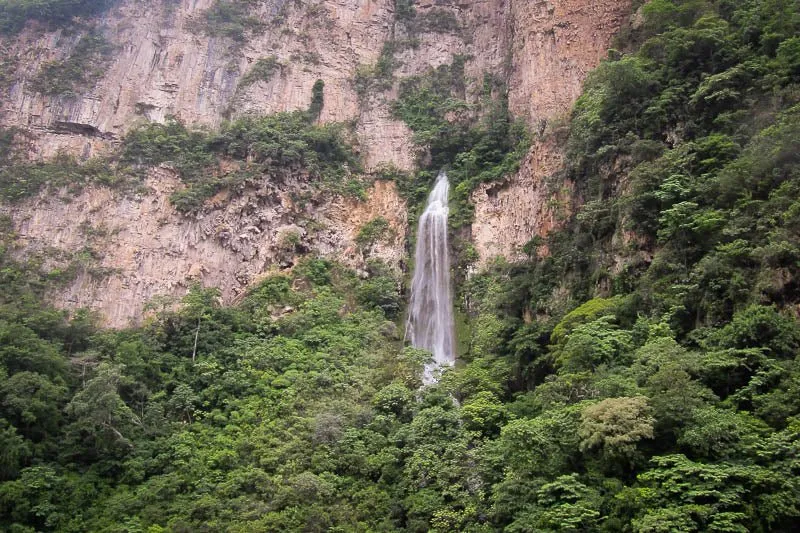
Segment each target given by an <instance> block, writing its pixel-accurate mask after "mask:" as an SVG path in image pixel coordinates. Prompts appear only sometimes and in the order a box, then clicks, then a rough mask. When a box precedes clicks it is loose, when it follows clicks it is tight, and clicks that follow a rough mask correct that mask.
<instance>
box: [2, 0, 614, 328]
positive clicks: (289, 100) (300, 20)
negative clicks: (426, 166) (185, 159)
mask: <svg viewBox="0 0 800 533" xmlns="http://www.w3.org/2000/svg"><path fill="white" fill-rule="evenodd" d="M212 4H213V2H212V0H181V1H179V2H168V1H159V0H148V1H144V2H142V1H134V0H123V1H121V2H120V3H119V4H117V5H116V7H114V8H112V9H111V10H110V11H109V12H107V13H106V14H105V15H104V16H103V18H102V19H101V20H99V21H97V25H98V27H99V29H100V31H101V32H102V34H103V35H104V36H105V38H106V39H107V40H108V41H109V42H110V43H111V44H112V45H113V51H112V53H111V57H110V62H109V66H108V68H107V70H106V71H105V74H104V75H103V76H102V78H101V79H100V80H99V81H98V82H97V83H96V85H95V86H94V87H88V88H86V90H85V91H84V92H83V93H81V94H78V95H70V96H46V95H42V94H39V93H37V92H35V91H34V90H33V89H32V86H31V80H32V79H33V78H34V77H35V76H36V73H37V72H39V70H40V69H41V67H42V66H43V65H45V64H46V63H47V62H48V61H52V60H58V59H63V58H64V57H68V56H69V54H70V53H71V52H72V50H73V49H74V48H75V46H76V45H77V43H78V42H79V39H80V32H78V33H77V34H76V33H74V32H73V33H70V34H67V33H65V32H63V31H55V32H47V31H44V30H43V29H42V28H39V27H36V25H35V24H29V25H28V27H27V28H26V29H25V31H24V32H23V33H22V34H20V35H18V36H17V37H15V38H14V39H13V40H6V42H4V43H2V46H3V47H4V49H5V50H6V52H7V56H8V57H11V58H14V59H16V64H17V65H19V67H18V69H17V70H16V72H15V73H14V76H13V80H12V83H11V85H10V91H9V97H8V98H6V99H4V100H3V103H2V109H1V110H0V120H1V121H2V123H3V124H4V125H6V126H17V127H20V128H22V129H24V130H26V131H27V132H28V133H29V134H30V137H29V138H30V144H29V149H30V154H31V157H34V158H47V157H50V156H52V155H54V154H56V153H58V152H59V151H67V152H69V153H72V154H76V155H78V156H80V157H89V156H90V155H95V154H99V153H103V152H104V151H106V150H109V149H110V148H111V147H113V146H114V144H115V143H117V142H118V140H119V139H120V137H121V136H122V135H124V133H125V132H126V131H127V130H128V129H130V128H131V127H132V125H134V124H136V123H137V122H140V121H148V120H150V121H153V120H154V121H162V120H164V119H165V118H166V117H167V116H176V117H178V118H179V119H181V120H182V121H184V122H186V123H189V124H203V125H207V126H209V127H215V126H217V125H218V124H219V123H220V122H221V121H222V120H223V119H224V118H226V117H229V116H236V115H239V114H242V113H246V112H259V113H269V112H275V111H283V110H294V109H303V108H305V107H307V106H308V103H309V101H310V98H311V92H312V86H313V84H314V82H315V81H316V80H317V79H321V80H323V81H324V82H325V93H324V96H325V98H324V107H323V109H322V113H321V116H320V120H321V121H353V122H354V123H355V131H356V133H357V136H358V141H359V147H360V151H361V154H362V157H363V159H364V162H365V166H366V167H367V169H370V168H374V167H376V166H379V165H382V164H385V163H391V164H393V165H395V166H397V167H399V168H402V169H410V168H413V165H414V157H415V153H414V148H413V144H412V142H411V135H410V133H411V132H410V130H409V129H408V128H407V127H406V126H405V125H404V124H403V123H402V122H398V121H397V120H395V119H394V118H392V116H391V113H390V111H389V102H390V101H391V100H392V99H393V98H394V96H395V95H396V88H397V84H398V82H399V80H400V79H402V78H403V77H407V76H411V75H416V74H421V73H424V72H425V71H426V69H428V68H430V67H436V66H438V65H441V64H446V63H449V62H450V61H452V58H453V56H454V55H456V54H462V55H464V56H466V57H467V58H468V59H467V62H466V65H465V72H466V76H467V78H468V80H467V81H468V83H467V93H468V94H469V93H472V94H477V92H478V91H477V87H478V86H479V84H480V82H481V79H482V77H483V75H484V73H492V74H494V75H496V76H499V77H501V78H502V79H505V80H506V81H507V84H508V88H509V105H510V109H511V111H512V112H513V113H514V114H516V115H518V116H522V117H525V118H526V119H527V120H528V121H529V123H530V124H531V126H532V127H533V128H534V129H540V128H541V127H542V125H543V124H544V123H546V122H547V121H549V120H551V119H553V118H554V117H557V116H559V115H562V114H564V113H566V112H567V111H568V109H569V106H570V104H571V103H572V101H573V100H574V98H575V97H576V96H577V94H578V93H579V90H580V84H581V82H582V81H583V79H584V78H585V76H586V74H587V72H588V71H589V70H590V69H591V68H592V67H593V66H594V65H596V64H597V62H598V61H599V60H600V59H601V58H602V57H603V56H604V54H605V51H606V49H607V47H608V44H609V42H610V39H611V37H612V35H613V34H614V32H615V31H616V29H617V28H618V27H619V26H620V24H621V23H622V21H623V17H624V14H625V13H627V11H628V9H629V6H628V2H626V1H621V2H617V1H612V0H604V1H601V2H589V1H587V0H553V1H550V2H548V1H542V0H528V1H519V2H509V1H507V0H462V1H460V2H458V3H456V2H450V1H448V0H441V1H438V0H437V1H436V2H433V1H431V0H421V1H419V2H416V3H414V7H415V9H416V13H417V19H418V20H428V19H430V20H434V21H435V20H437V19H436V17H433V16H431V17H428V19H426V18H425V17H426V14H429V15H437V16H438V20H442V16H441V15H442V14H446V15H447V16H448V17H450V18H448V20H452V19H454V20H456V21H457V25H456V26H453V25H452V24H450V25H445V26H442V25H438V26H437V25H436V24H433V23H431V24H427V25H418V27H417V28H416V29H415V31H414V32H413V35H412V34H411V33H412V32H411V31H410V30H409V25H408V24H403V23H401V22H398V17H397V15H396V13H395V4H394V3H393V2H392V1H391V0H377V1H372V0H322V1H316V2H313V1H312V2H305V1H303V2H299V1H298V2H286V1H285V0H266V1H263V2H258V3H254V4H252V6H253V7H252V9H251V12H250V15H251V16H252V17H254V18H255V19H257V20H258V21H259V28H258V30H257V31H253V32H250V33H248V34H247V36H246V39H244V40H243V41H235V40H232V39H230V38H227V37H224V36H219V35H209V34H208V32H204V31H202V20H203V16H204V13H206V10H208V9H209V8H210V7H212ZM387 42H413V46H406V47H403V48H401V49H398V50H396V53H395V59H396V68H395V72H394V84H393V87H392V88H389V89H388V90H387V91H385V92H382V93H379V94H368V95H367V96H366V97H365V96H364V95H363V94H362V95H359V94H358V93H357V92H356V88H355V85H354V83H353V81H354V79H355V78H356V75H357V72H358V71H359V69H362V70H363V69H364V68H365V67H367V66H369V65H374V64H375V63H376V62H377V61H378V60H379V58H380V56H381V51H382V50H383V49H384V45H385V43H387ZM264 58H274V60H275V61H276V65H277V67H276V69H275V70H274V72H273V73H272V75H271V76H269V77H268V79H263V80H258V81H256V82H254V83H252V84H250V85H248V86H243V85H242V83H241V82H242V80H243V78H245V76H247V74H248V72H249V71H250V69H251V68H252V67H253V66H254V65H255V64H256V63H257V62H258V60H259V59H264ZM561 157H562V156H561V151H560V149H559V146H557V145H556V144H555V143H552V142H550V143H548V142H542V143H537V144H535V145H534V146H533V148H532V151H531V153H530V154H529V156H528V158H527V159H526V161H525V163H524V165H523V167H522V169H521V170H520V172H519V174H518V175H516V176H509V177H508V179H507V180H506V181H505V182H504V183H502V184H493V185H492V186H488V187H483V188H481V189H480V190H478V191H477V192H476V193H475V194H474V195H473V201H474V202H475V204H476V218H475V222H474V224H473V226H472V233H473V235H474V240H475V245H476V248H477V250H478V252H479V255H480V257H481V261H486V260H487V259H488V258H490V257H492V256H494V255H497V254H502V255H506V256H507V257H510V258H514V257H517V255H518V254H519V247H520V246H521V245H522V244H524V243H525V242H527V241H528V240H529V239H530V238H531V236H532V235H534V234H543V233H545V232H546V231H548V230H549V229H550V228H552V227H553V226H554V225H555V224H557V223H558V216H557V215H558V209H559V208H558V206H559V205H566V204H569V202H570V200H569V199H568V196H569V195H568V194H567V193H566V192H565V189H564V187H555V188H552V187H548V186H546V184H545V178H547V177H548V176H550V175H551V174H553V173H554V172H555V171H556V170H557V169H558V167H559V165H560V163H561ZM179 186H180V185H179V182H178V180H177V179H176V178H175V176H174V174H173V173H172V172H171V171H170V170H169V169H168V168H159V169H156V170H154V171H153V172H151V174H150V176H149V178H148V181H147V187H148V189H149V191H150V192H148V193H145V194H141V195H139V196H138V197H130V196H124V195H121V194H118V193H115V192H113V191H110V190H106V189H103V188H92V189H87V190H85V191H84V192H82V193H81V194H80V195H79V196H78V197H77V198H74V199H72V200H71V201H69V202H62V201H60V200H57V199H54V198H45V197H39V198H36V199H34V200H31V201H28V202H26V203H24V204H22V205H18V206H14V207H9V206H6V207H3V208H2V209H3V210H4V211H5V212H8V213H10V214H11V215H12V216H13V219H14V221H15V227H16V228H17V230H18V232H19V234H20V235H21V240H22V243H23V244H24V246H25V247H27V249H28V250H33V249H42V248H44V247H55V248H58V249H62V250H68V251H72V252H74V251H75V250H77V249H80V248H81V247H85V246H91V247H92V249H93V250H95V252H96V255H97V257H100V258H101V259H100V260H99V261H100V266H101V267H102V269H101V270H102V273H103V275H102V276H98V275H94V276H92V275H91V273H89V272H83V273H82V274H81V275H79V276H78V278H77V279H76V281H75V282H74V283H73V284H71V285H70V286H69V287H67V288H66V289H65V290H64V291H63V293H61V294H58V295H55V296H54V298H55V300H56V301H57V302H58V303H59V304H61V305H64V306H69V307H72V306H75V305H88V306H90V307H93V308H96V309H99V310H100V311H101V312H102V313H103V315H104V316H105V317H106V319H107V321H108V323H109V324H111V325H116V326H121V325H124V324H125V323H127V321H129V320H130V319H132V318H134V317H137V316H139V315H140V314H141V311H142V308H143V305H144V303H145V301H146V300H148V299H149V298H151V297H153V296H155V295H158V294H165V293H168V294H179V293H180V292H181V291H183V290H185V286H186V285H187V283H188V282H189V280H193V279H196V280H198V281H201V282H203V283H205V284H207V285H216V286H219V287H221V288H222V290H223V294H224V296H225V298H226V299H228V300H230V299H233V298H235V296H236V295H237V294H239V293H241V291H242V290H244V288H246V286H247V285H248V284H249V283H251V282H252V281H253V280H255V279H258V277H259V276H261V275H263V273H264V272H266V271H269V269H271V268H281V266H284V267H285V266H288V265H289V264H290V263H292V262H293V260H294V255H296V254H301V253H304V252H307V251H315V252H318V253H322V254H325V255H331V256H337V257H341V258H343V259H344V260H346V261H348V262H350V263H351V264H353V265H355V266H357V265H358V264H359V262H360V261H361V260H362V259H363V258H362V257H361V253H362V252H361V251H359V250H358V249H357V248H356V247H355V245H354V241H353V238H354V235H355V234H356V233H357V231H358V228H359V227H360V226H361V225H362V224H363V223H365V222H366V221H368V220H370V219H371V218H374V217H376V216H383V217H384V218H386V219H387V220H389V222H390V224H391V225H392V226H393V227H394V228H395V229H396V230H397V231H395V232H394V233H395V235H396V237H395V238H393V239H392V240H391V242H387V243H382V244H379V245H376V247H375V249H374V250H371V253H374V254H376V255H377V256H380V257H383V258H385V259H387V260H388V261H389V262H390V263H391V264H393V265H395V266H399V265H400V263H401V259H402V257H403V256H404V254H405V234H406V215H405V206H404V204H403V202H402V200H401V199H400V197H399V196H398V194H397V192H396V190H395V188H394V187H393V185H392V184H390V183H383V182H378V183H376V184H375V185H374V186H373V187H372V189H371V190H370V191H369V194H368V199H367V200H366V201H365V202H360V203H359V202H353V201H350V200H345V199H342V198H336V197H330V196H326V195H319V194H312V195H311V197H312V200H311V201H310V203H309V204H308V205H305V206H299V205H297V204H296V203H295V202H293V201H292V197H296V196H297V194H296V193H299V192H302V191H306V192H308V191H307V189H308V186H307V184H305V183H304V182H303V177H302V176H297V177H296V179H295V180H294V181H292V182H291V183H278V184H270V185H268V186H267V185H265V186H264V187H262V188H261V189H259V190H254V191H250V192H249V193H248V194H246V195H244V196H243V197H241V198H235V199H230V200H227V199H225V198H222V197H220V198H216V200H217V205H218V207H214V206H213V203H212V205H211V206H209V207H208V209H206V210H205V211H204V212H203V214H202V215H201V216H199V217H184V216H182V215H179V214H178V213H176V212H175V211H174V210H173V208H172V207H171V206H170V204H169V201H168V196H169V193H170V192H171V191H173V190H174V189H175V188H176V187H179ZM101 227H102V228H105V229H104V233H103V232H101V233H103V234H104V235H105V236H104V237H102V238H101V237H100V236H98V232H96V231H95V232H92V231H87V228H101ZM287 232H290V233H293V234H297V235H299V241H298V242H297V243H296V244H295V245H294V246H290V244H287V243H288V242H289V241H293V240H294V238H291V239H290V238H288V237H285V236H284V237H282V235H285V234H286V233H287ZM284 241H285V242H284Z"/></svg>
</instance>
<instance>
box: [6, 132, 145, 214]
mask: <svg viewBox="0 0 800 533" xmlns="http://www.w3.org/2000/svg"><path fill="white" fill-rule="evenodd" d="M19 135H20V134H19V132H17V131H16V130H15V129H13V128H0V200H1V201H3V202H9V203H13V202H17V201H19V200H22V199H24V198H28V197H30V196H33V195H35V194H37V193H38V192H39V191H41V190H43V189H49V190H51V191H57V190H58V189H62V188H66V189H68V192H69V193H72V194H74V193H77V192H79V191H80V190H81V189H82V188H83V187H84V186H86V185H88V184H98V185H105V186H109V187H114V188H119V189H131V188H135V187H136V186H137V185H138V183H139V180H138V179H136V177H135V176H133V175H132V174H131V173H130V172H128V171H127V169H124V168H119V167H116V166H115V165H114V163H113V162H112V161H110V160H107V159H102V158H94V159H90V160H88V161H85V162H83V163H81V162H78V161H77V160H76V159H75V158H74V157H72V156H69V155H66V154H58V155H56V156H55V157H54V158H52V159H49V160H47V161H28V160H27V159H26V158H25V157H24V156H23V155H22V154H21V153H20V150H18V148H17V146H16V145H17V143H18V140H17V137H18V136H19Z"/></svg>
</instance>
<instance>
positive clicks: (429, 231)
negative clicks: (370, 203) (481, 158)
mask: <svg viewBox="0 0 800 533" xmlns="http://www.w3.org/2000/svg"><path fill="white" fill-rule="evenodd" d="M449 190H450V183H449V182H448V181H447V174H446V173H445V172H444V171H442V172H440V173H439V176H438V177H437V178H436V185H435V186H434V188H433V190H432V191H431V194H430V196H428V204H427V205H426V207H425V212H424V213H422V216H421V217H420V219H419V228H418V230H417V250H416V254H415V256H414V257H415V265H414V278H413V280H412V282H411V301H410V303H409V311H408V323H407V324H406V338H408V339H409V340H410V341H411V345H412V346H414V347H416V348H422V349H424V350H428V351H429V352H431V353H432V354H433V363H430V364H428V365H426V366H425V374H424V376H423V382H424V383H425V384H426V385H428V384H431V383H434V382H435V381H436V378H435V375H434V372H435V371H436V369H438V368H440V367H442V366H447V365H452V364H453V362H454V361H455V333H454V330H455V328H454V325H453V298H452V292H451V288H450V255H449V250H448V247H447V213H448V208H447V193H448V191H449Z"/></svg>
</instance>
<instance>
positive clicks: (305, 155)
mask: <svg viewBox="0 0 800 533" xmlns="http://www.w3.org/2000/svg"><path fill="white" fill-rule="evenodd" d="M221 158H225V159H226V160H229V161H234V162H237V163H238V166H237V167H236V168H235V169H233V170H229V171H227V172H221V171H220V168H219V162H220V160H221ZM121 160H122V162H123V163H125V164H130V165H135V166H138V167H140V168H146V167H149V166H155V165H159V164H162V163H167V164H169V165H170V166H172V167H173V168H174V169H175V170H176V171H178V174H179V175H180V177H181V179H182V180H183V181H184V182H185V183H186V185H187V188H186V189H185V190H182V191H179V192H177V193H175V194H174V195H173V197H172V201H173V203H174V204H175V206H176V207H177V208H178V210H180V211H183V212H189V211H195V210H197V209H200V208H201V207H202V205H203V203H204V202H205V200H206V199H208V198H210V197H211V196H213V195H214V194H216V193H217V192H219V191H221V190H222V189H224V188H227V189H229V190H231V191H232V192H236V191H239V190H243V188H244V187H245V186H246V185H247V184H248V183H255V182H257V181H260V180H262V179H263V178H264V176H265V175H267V176H274V177H276V178H277V177H279V176H283V175H286V174H287V173H289V172H295V173H298V172H300V173H307V174H308V175H309V177H310V178H311V179H312V180H315V181H317V182H318V183H319V184H320V185H321V186H322V187H323V188H326V189H327V190H330V191H334V192H340V193H344V194H358V193H359V190H360V182H359V181H358V180H357V178H356V177H355V176H353V174H352V173H353V172H356V171H358V170H359V163H358V159H357V158H356V156H355V154H354V153H353V151H352V149H351V147H350V146H349V144H348V143H347V142H346V140H345V131H344V127H343V126H342V125H341V124H325V125H314V124H312V122H311V118H310V117H309V114H308V113H305V112H299V111H298V112H294V113H277V114H274V115H267V116H263V117H255V116H247V117H243V118H240V119H237V120H234V121H232V122H228V123H225V124H223V126H222V128H221V129H220V131H218V132H209V131H204V130H191V129H187V128H186V127H185V126H184V125H183V124H181V123H180V122H177V121H175V120H171V121H168V122H167V123H165V124H154V123H153V124H146V125H143V126H141V127H140V128H138V129H134V130H133V131H131V132H130V133H129V134H128V135H127V136H126V138H125V141H124V143H123V150H122V154H121Z"/></svg>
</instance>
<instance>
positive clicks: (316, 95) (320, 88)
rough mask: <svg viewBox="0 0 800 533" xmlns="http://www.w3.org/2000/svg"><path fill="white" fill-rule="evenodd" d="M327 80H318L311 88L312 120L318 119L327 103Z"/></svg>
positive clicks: (310, 115)
mask: <svg viewBox="0 0 800 533" xmlns="http://www.w3.org/2000/svg"><path fill="white" fill-rule="evenodd" d="M324 93H325V82H324V81H322V80H317V81H315V82H314V86H313V87H312V88H311V104H310V105H309V106H308V116H309V117H311V119H312V120H318V119H319V115H320V113H322V106H323V105H325V94H324Z"/></svg>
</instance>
